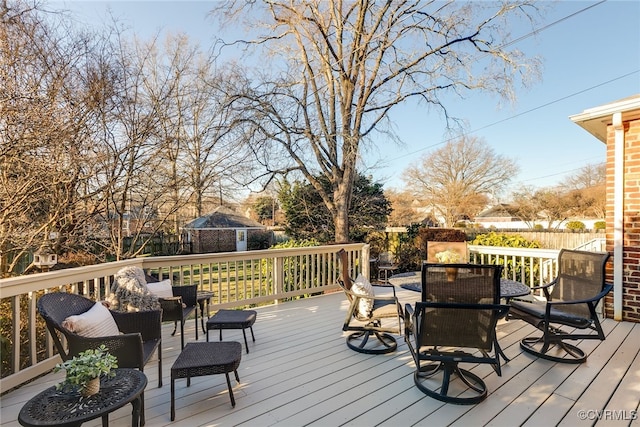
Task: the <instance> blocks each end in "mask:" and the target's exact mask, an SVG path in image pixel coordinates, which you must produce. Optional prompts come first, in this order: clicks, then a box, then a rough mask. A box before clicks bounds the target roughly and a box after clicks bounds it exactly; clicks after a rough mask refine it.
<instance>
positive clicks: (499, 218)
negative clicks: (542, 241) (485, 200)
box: [473, 203, 531, 229]
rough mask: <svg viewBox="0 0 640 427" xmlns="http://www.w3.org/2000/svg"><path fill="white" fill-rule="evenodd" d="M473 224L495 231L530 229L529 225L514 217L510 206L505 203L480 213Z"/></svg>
mask: <svg viewBox="0 0 640 427" xmlns="http://www.w3.org/2000/svg"><path fill="white" fill-rule="evenodd" d="M473 223H474V224H475V225H477V226H480V227H483V228H495V229H530V228H531V227H529V225H528V224H527V223H526V222H524V221H521V220H520V218H518V217H517V216H515V215H514V214H513V213H512V212H511V210H510V206H509V205H508V204H506V203H500V204H498V205H495V206H492V207H490V208H488V209H485V210H484V211H482V212H480V213H479V214H478V215H477V216H476V217H475V218H474V219H473Z"/></svg>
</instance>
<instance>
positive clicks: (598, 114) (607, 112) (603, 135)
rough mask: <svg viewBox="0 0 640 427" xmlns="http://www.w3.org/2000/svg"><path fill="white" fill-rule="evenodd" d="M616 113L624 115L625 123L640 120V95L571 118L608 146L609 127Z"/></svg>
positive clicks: (590, 109) (585, 111) (591, 109)
mask: <svg viewBox="0 0 640 427" xmlns="http://www.w3.org/2000/svg"><path fill="white" fill-rule="evenodd" d="M614 113H622V121H623V122H626V121H629V120H634V119H638V118H640V94H638V95H633V96H630V97H628V98H624V99H621V100H619V101H615V102H612V103H610V104H605V105H602V106H600V107H594V108H589V109H588V110H584V111H583V112H582V113H580V114H574V115H573V116H569V118H570V119H571V120H572V121H573V122H574V123H576V124H577V125H579V126H580V127H582V128H583V129H584V130H586V131H587V132H589V133H590V134H592V135H593V136H595V137H596V138H598V139H599V140H600V141H602V142H604V143H605V144H606V142H607V126H608V125H610V124H611V116H612V115H613V114H614Z"/></svg>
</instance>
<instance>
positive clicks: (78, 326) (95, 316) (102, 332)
mask: <svg viewBox="0 0 640 427" xmlns="http://www.w3.org/2000/svg"><path fill="white" fill-rule="evenodd" d="M62 326H63V327H64V328H66V329H68V330H70V331H71V332H74V333H76V334H78V335H82V336H83V337H109V336H114V335H119V334H120V331H119V330H118V325H117V324H116V321H115V320H113V316H112V315H111V312H109V309H108V308H107V307H105V306H104V305H102V303H101V302H97V303H95V304H94V305H93V307H91V308H90V309H89V310H87V311H85V312H84V313H82V314H77V315H74V316H69V317H67V318H66V319H64V321H63V322H62Z"/></svg>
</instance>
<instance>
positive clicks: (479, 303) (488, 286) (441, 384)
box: [338, 250, 612, 404]
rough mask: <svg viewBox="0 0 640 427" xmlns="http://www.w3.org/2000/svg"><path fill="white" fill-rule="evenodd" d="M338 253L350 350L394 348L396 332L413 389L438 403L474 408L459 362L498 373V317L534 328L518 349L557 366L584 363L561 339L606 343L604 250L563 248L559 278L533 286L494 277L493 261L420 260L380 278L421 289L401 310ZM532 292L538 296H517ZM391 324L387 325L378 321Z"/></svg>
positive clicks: (476, 391) (481, 392)
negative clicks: (601, 311)
mask: <svg viewBox="0 0 640 427" xmlns="http://www.w3.org/2000/svg"><path fill="white" fill-rule="evenodd" d="M338 256H339V259H340V263H341V267H342V270H341V275H340V279H339V284H340V286H341V287H342V288H343V290H344V292H345V294H346V296H347V299H348V300H349V302H350V305H349V309H348V312H347V316H346V318H345V321H344V325H343V330H344V331H347V332H350V333H349V335H348V336H347V338H346V340H347V346H348V347H349V348H351V349H352V350H355V351H358V352H361V353H367V354H381V353H388V352H393V351H395V350H396V348H397V343H396V340H395V337H394V336H393V335H394V334H397V335H400V334H403V335H404V339H405V341H406V343H407V345H408V347H409V350H410V352H411V354H412V356H413V360H414V363H415V366H416V370H415V372H414V382H415V385H416V387H417V388H418V389H419V390H421V391H422V392H424V393H425V394H427V395H428V396H431V397H433V398H435V399H438V400H440V401H443V402H448V403H454V404H476V403H478V402H481V401H482V400H484V399H485V398H486V396H487V387H486V384H485V382H484V381H483V379H482V378H480V377H479V376H478V375H476V374H474V373H473V372H471V371H470V370H468V369H463V368H462V367H461V365H462V364H468V363H472V364H489V365H490V366H491V367H492V368H493V369H494V370H495V372H496V373H497V374H498V375H501V362H500V357H502V358H503V359H504V361H505V362H508V361H509V359H508V358H507V357H506V356H505V355H504V353H503V352H502V349H501V348H500V345H499V342H498V339H497V337H496V324H497V322H498V321H499V320H500V319H502V318H507V319H510V320H511V319H513V320H516V319H520V320H524V321H526V322H528V323H529V324H531V325H533V326H534V327H536V328H537V329H538V330H539V331H540V332H541V334H540V335H539V336H534V337H526V338H524V339H523V340H522V341H521V342H520V347H521V348H522V349H523V350H524V351H525V352H527V353H529V354H532V355H534V356H536V357H540V358H544V359H548V360H551V361H554V362H559V363H582V362H584V361H585V360H586V355H585V353H584V352H583V351H582V350H581V349H580V348H578V347H577V346H576V345H573V344H569V343H568V341H575V340H587V339H596V340H604V339H605V335H604V332H603V330H602V327H601V325H600V320H599V318H598V314H597V312H596V306H597V305H598V303H599V302H600V301H601V300H602V299H603V298H604V297H605V296H606V295H607V294H608V293H609V292H610V291H611V289H612V285H610V284H607V283H605V264H606V263H607V261H608V259H609V254H608V253H601V252H586V251H578V250H561V251H560V253H559V255H558V268H557V275H556V277H555V278H554V279H553V280H552V281H551V282H550V283H548V284H544V285H541V286H532V287H528V286H526V285H523V284H521V283H519V282H514V281H512V280H505V279H501V275H502V266H499V265H475V264H469V263H448V264H447V263H434V262H429V261H425V262H424V263H423V265H422V269H421V271H420V272H419V273H416V272H412V273H401V274H398V275H395V276H391V277H390V278H389V279H388V280H387V281H388V282H390V283H391V285H396V286H401V287H403V288H406V289H410V290H413V291H417V292H420V293H421V296H422V297H421V301H420V302H417V303H416V304H415V305H414V306H412V305H410V304H406V305H405V307H404V310H403V309H402V306H401V304H400V302H399V300H398V298H397V296H396V293H395V290H393V292H391V293H389V292H387V293H385V294H384V295H379V294H376V292H375V291H374V290H373V289H374V288H379V286H376V284H369V283H363V281H362V278H361V277H358V278H357V279H356V280H355V281H354V280H352V279H351V278H350V276H349V273H348V267H349V259H348V257H347V254H346V252H344V251H339V252H338ZM372 285H373V286H372ZM383 289H384V288H383ZM392 289H393V287H392ZM535 290H538V291H541V292H543V294H544V298H543V299H542V298H526V299H520V298H519V297H524V296H526V295H528V294H529V293H530V292H532V291H535ZM390 319H393V324H392V325H389V324H383V321H385V322H387V323H388V322H389V320H390ZM402 322H404V330H403V328H402ZM565 327H566V328H565ZM563 328H564V329H563Z"/></svg>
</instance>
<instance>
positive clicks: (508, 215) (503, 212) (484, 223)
mask: <svg viewBox="0 0 640 427" xmlns="http://www.w3.org/2000/svg"><path fill="white" fill-rule="evenodd" d="M570 221H580V222H582V223H583V224H584V226H585V229H586V230H593V229H594V228H595V223H596V222H598V221H602V220H601V219H597V218H567V219H564V220H562V221H561V222H560V223H559V224H558V222H557V221H555V222H554V223H553V228H554V229H556V230H564V229H565V228H567V223H568V222H570ZM473 223H474V225H475V226H478V227H482V228H491V229H497V230H505V229H509V230H531V228H532V227H531V221H522V220H521V219H520V218H519V217H517V216H516V215H515V214H514V213H513V209H512V208H511V206H510V205H509V204H506V203H501V204H498V205H495V206H492V207H490V208H488V209H485V210H484V211H482V212H480V213H479V214H478V216H476V217H475V218H474V219H473ZM535 223H536V224H540V225H542V226H544V227H546V226H547V223H548V221H546V220H545V219H544V217H543V216H540V219H539V220H538V221H535Z"/></svg>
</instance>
